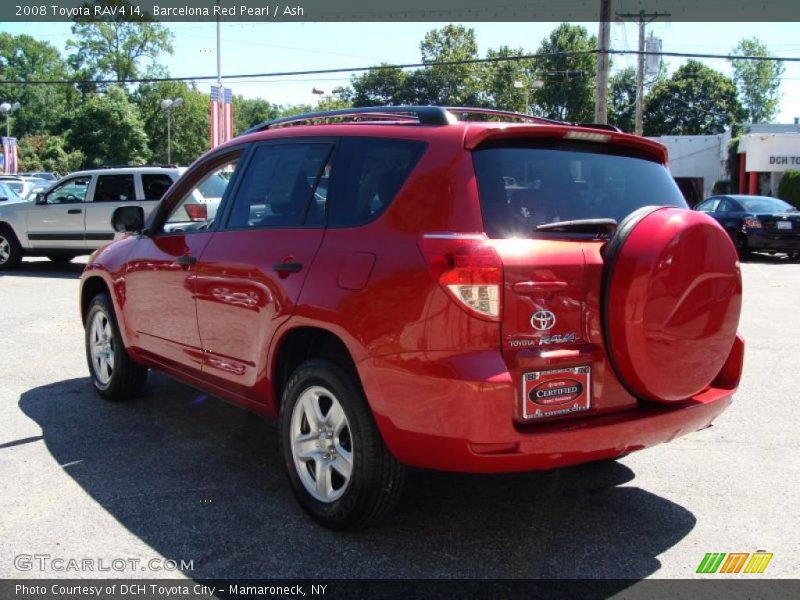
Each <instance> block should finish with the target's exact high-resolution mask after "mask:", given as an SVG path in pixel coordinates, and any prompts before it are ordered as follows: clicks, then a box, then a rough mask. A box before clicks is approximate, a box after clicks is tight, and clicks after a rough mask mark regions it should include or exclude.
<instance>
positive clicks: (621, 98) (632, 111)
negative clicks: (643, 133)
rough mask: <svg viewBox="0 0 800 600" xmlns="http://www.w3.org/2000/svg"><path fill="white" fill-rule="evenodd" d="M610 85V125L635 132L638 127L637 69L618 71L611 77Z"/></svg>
mask: <svg viewBox="0 0 800 600" xmlns="http://www.w3.org/2000/svg"><path fill="white" fill-rule="evenodd" d="M608 87H609V90H608V100H609V105H610V106H609V111H608V123H609V125H614V126H615V127H619V128H620V129H622V131H627V132H633V130H634V128H635V127H636V69H634V68H633V67H630V68H628V69H623V70H621V71H617V72H616V73H614V74H613V75H612V76H611V78H610V79H609V82H608Z"/></svg>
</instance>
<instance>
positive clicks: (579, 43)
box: [534, 23, 597, 123]
mask: <svg viewBox="0 0 800 600" xmlns="http://www.w3.org/2000/svg"><path fill="white" fill-rule="evenodd" d="M596 47H597V38H596V37H595V36H593V35H592V36H590V35H589V33H588V32H587V31H586V28H584V27H581V26H580V25H570V24H569V23H562V24H561V25H559V26H558V27H557V28H556V29H554V30H553V31H552V32H551V33H550V35H549V36H548V37H547V38H545V39H544V40H542V44H541V46H539V50H538V51H537V54H550V56H543V57H542V58H540V59H539V60H538V61H537V68H538V70H539V73H540V77H539V78H540V79H541V80H542V81H543V83H544V85H543V86H542V88H541V89H539V90H537V91H536V93H535V95H534V97H535V102H536V104H537V106H538V107H539V114H540V116H543V117H547V118H550V119H558V120H562V121H572V122H575V123H584V122H589V121H592V120H593V119H594V90H595V73H596V70H597V56H596V55H595V54H593V53H591V51H593V50H594V49H595V48H596ZM563 52H585V54H580V55H569V56H567V55H564V54H559V53H563Z"/></svg>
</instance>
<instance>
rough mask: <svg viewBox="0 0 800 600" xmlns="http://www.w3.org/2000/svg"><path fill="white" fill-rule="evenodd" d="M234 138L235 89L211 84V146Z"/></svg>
mask: <svg viewBox="0 0 800 600" xmlns="http://www.w3.org/2000/svg"><path fill="white" fill-rule="evenodd" d="M232 139H233V90H231V89H230V88H226V87H220V86H218V85H212V86H211V147H212V148H216V147H217V146H219V145H220V144H224V143H225V142H227V141H229V140H232Z"/></svg>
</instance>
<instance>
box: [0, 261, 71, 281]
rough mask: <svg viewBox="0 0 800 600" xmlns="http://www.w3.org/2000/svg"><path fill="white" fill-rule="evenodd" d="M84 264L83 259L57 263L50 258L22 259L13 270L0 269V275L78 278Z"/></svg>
mask: <svg viewBox="0 0 800 600" xmlns="http://www.w3.org/2000/svg"><path fill="white" fill-rule="evenodd" d="M85 266H86V262H85V261H81V262H66V263H59V262H53V261H51V260H23V261H22V262H21V263H19V266H18V267H17V268H16V269H14V270H13V271H0V277H3V276H9V277H10V276H14V277H42V278H54V279H78V278H80V276H81V273H82V272H83V268H84V267H85Z"/></svg>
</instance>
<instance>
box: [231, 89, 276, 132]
mask: <svg viewBox="0 0 800 600" xmlns="http://www.w3.org/2000/svg"><path fill="white" fill-rule="evenodd" d="M279 113H280V107H279V106H278V105H276V104H272V103H271V102H269V101H267V100H264V99H263V98H245V97H244V96H236V97H235V98H234V99H233V132H234V134H235V135H239V134H240V133H242V132H243V131H245V130H247V129H249V128H250V127H252V126H253V125H258V124H259V123H263V122H264V121H270V120H272V119H276V118H277V117H278V114H279Z"/></svg>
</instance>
